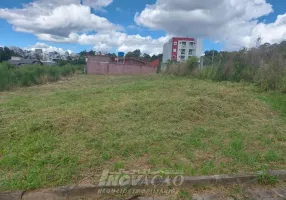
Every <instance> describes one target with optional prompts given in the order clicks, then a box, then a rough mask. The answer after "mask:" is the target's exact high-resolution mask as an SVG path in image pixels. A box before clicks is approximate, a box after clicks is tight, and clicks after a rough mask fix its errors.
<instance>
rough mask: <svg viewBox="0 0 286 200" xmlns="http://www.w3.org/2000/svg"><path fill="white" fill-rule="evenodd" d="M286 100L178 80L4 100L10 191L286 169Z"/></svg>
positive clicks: (74, 81)
mask: <svg viewBox="0 0 286 200" xmlns="http://www.w3.org/2000/svg"><path fill="white" fill-rule="evenodd" d="M285 105H286V95H285V94H279V93H262V92H259V91H257V89H256V88H255V87H253V86H249V85H243V84H234V83H228V82H221V83H215V82H211V81H204V80H198V79H190V78H186V77H173V76H148V77H147V76H146V77H144V76H125V77H123V76H85V75H77V76H74V77H72V78H69V79H67V80H64V81H60V82H57V83H53V84H48V85H42V86H34V87H28V88H18V89H15V90H13V91H10V92H1V93H0V113H1V116H0V190H1V191H5V190H17V189H35V188H44V187H52V186H60V185H67V184H75V183H81V182H90V181H97V180H98V177H97V175H101V173H102V170H103V169H110V170H118V169H119V168H125V169H149V168H151V169H154V170H155V169H181V170H183V171H184V173H185V174H186V175H208V174H221V173H236V172H245V171H247V172H248V171H257V170H261V169H262V168H265V166H267V167H269V168H270V169H286V157H285V155H286V118H285V117H286V108H285Z"/></svg>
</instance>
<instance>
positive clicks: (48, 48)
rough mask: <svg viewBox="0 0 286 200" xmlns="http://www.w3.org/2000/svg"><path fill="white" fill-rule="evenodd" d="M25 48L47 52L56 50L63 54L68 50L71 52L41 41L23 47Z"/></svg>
mask: <svg viewBox="0 0 286 200" xmlns="http://www.w3.org/2000/svg"><path fill="white" fill-rule="evenodd" d="M25 49H27V50H32V51H35V49H42V50H43V52H44V53H49V52H54V51H56V52H58V53H59V54H65V52H66V51H67V52H69V53H70V54H71V53H72V51H71V50H65V49H62V48H57V47H54V46H50V45H48V44H46V43H41V42H38V43H36V44H35V45H32V46H29V47H28V48H25Z"/></svg>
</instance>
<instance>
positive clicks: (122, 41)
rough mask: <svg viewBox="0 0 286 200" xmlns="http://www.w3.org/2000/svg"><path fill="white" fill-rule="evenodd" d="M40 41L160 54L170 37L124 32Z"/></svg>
mask: <svg viewBox="0 0 286 200" xmlns="http://www.w3.org/2000/svg"><path fill="white" fill-rule="evenodd" d="M40 39H42V40H46V41H51V42H58V43H78V44H82V45H95V46H94V49H95V50H96V51H110V50H111V49H112V48H116V49H117V50H118V51H124V52H127V51H134V50H135V49H140V50H141V51H142V52H144V53H149V54H159V53H162V51H163V45H164V43H166V42H167V41H168V40H169V39H170V37H169V36H165V37H160V38H158V39H153V38H152V37H151V36H146V37H142V36H140V35H128V34H126V33H122V32H116V31H111V32H101V33H97V34H92V35H87V34H81V35H80V34H75V33H73V34H70V35H69V36H68V37H51V35H48V34H45V35H40Z"/></svg>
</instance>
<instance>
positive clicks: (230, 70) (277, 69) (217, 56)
mask: <svg viewBox="0 0 286 200" xmlns="http://www.w3.org/2000/svg"><path fill="white" fill-rule="evenodd" d="M188 62H189V60H188V61H187V63H188ZM172 65H174V64H172ZM172 65H171V68H173V69H171V70H170V69H169V68H170V66H169V68H168V70H167V72H168V73H169V74H170V73H173V74H181V72H182V71H183V74H185V73H186V72H185V71H184V70H182V65H183V66H184V64H176V65H175V66H172ZM187 65H188V64H187ZM187 65H186V66H187ZM204 65H205V67H203V68H201V69H197V70H192V71H188V74H192V75H194V76H196V77H200V78H204V79H211V80H214V81H232V82H240V81H243V82H249V83H253V84H255V85H257V86H259V87H260V88H261V89H262V90H266V91H268V90H277V91H281V92H286V41H285V42H282V43H281V44H274V45H270V44H264V45H262V46H260V47H259V48H253V49H248V50H247V49H242V50H240V51H236V52H217V51H214V52H212V51H206V52H205V56H204ZM186 66H185V68H186ZM174 71H175V73H174Z"/></svg>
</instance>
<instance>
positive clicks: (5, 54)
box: [0, 47, 15, 62]
mask: <svg viewBox="0 0 286 200" xmlns="http://www.w3.org/2000/svg"><path fill="white" fill-rule="evenodd" d="M14 55H15V53H14V52H13V51H11V50H10V49H9V48H7V47H4V48H0V62H3V61H7V60H9V59H11V56H14Z"/></svg>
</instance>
